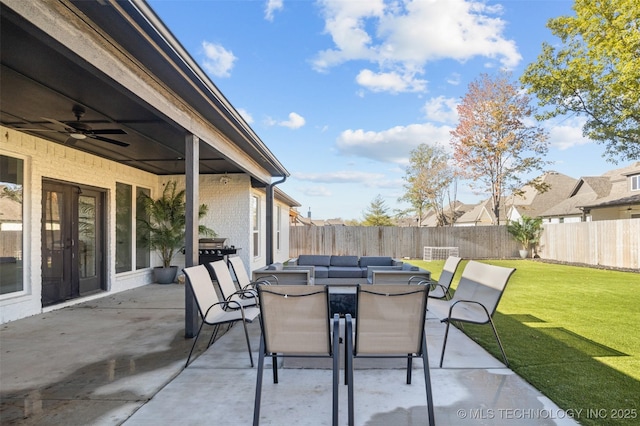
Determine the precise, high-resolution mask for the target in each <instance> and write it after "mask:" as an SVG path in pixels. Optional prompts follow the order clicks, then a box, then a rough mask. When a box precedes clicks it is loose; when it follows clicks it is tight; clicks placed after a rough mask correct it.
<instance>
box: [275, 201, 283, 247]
mask: <svg viewBox="0 0 640 426" xmlns="http://www.w3.org/2000/svg"><path fill="white" fill-rule="evenodd" d="M281 221H282V208H281V207H280V206H278V207H276V250H280V231H281V230H282V222H281Z"/></svg>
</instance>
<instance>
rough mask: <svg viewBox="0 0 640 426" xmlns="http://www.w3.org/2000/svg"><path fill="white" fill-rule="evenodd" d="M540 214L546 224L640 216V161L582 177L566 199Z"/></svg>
mask: <svg viewBox="0 0 640 426" xmlns="http://www.w3.org/2000/svg"><path fill="white" fill-rule="evenodd" d="M540 216H541V217H543V218H544V219H545V222H546V223H562V222H565V223H566V222H581V221H592V220H612V219H630V218H638V217H640V162H636V163H634V164H632V165H630V166H628V167H625V168H621V169H616V170H611V171H609V172H607V173H604V174H603V175H602V176H585V177H582V178H580V179H579V180H578V181H577V183H576V184H575V185H574V187H573V188H572V191H571V193H570V194H569V197H568V198H567V199H566V200H564V201H562V202H560V203H558V204H556V205H555V206H553V207H551V208H549V209H547V210H546V211H544V212H542V213H541V214H540Z"/></svg>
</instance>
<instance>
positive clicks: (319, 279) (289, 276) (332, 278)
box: [253, 254, 431, 285]
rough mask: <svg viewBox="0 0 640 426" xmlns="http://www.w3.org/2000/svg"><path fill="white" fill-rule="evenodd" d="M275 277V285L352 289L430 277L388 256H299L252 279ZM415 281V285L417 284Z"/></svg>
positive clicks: (261, 271)
mask: <svg viewBox="0 0 640 426" xmlns="http://www.w3.org/2000/svg"><path fill="white" fill-rule="evenodd" d="M270 275H271V276H275V277H277V279H278V283H279V284H308V285H314V284H315V285H327V284H329V285H356V284H407V282H408V280H409V278H411V277H418V278H416V279H417V280H418V281H419V280H428V279H430V278H431V273H430V272H429V271H427V270H426V269H422V268H418V267H417V266H413V265H411V264H409V263H404V262H402V261H401V260H397V259H394V258H392V257H389V256H362V257H358V256H349V255H316V254H314V255H300V256H298V257H297V258H295V259H291V260H289V261H288V262H286V263H285V264H282V263H274V264H271V265H267V266H265V267H263V268H259V269H256V270H255V271H253V279H254V280H257V279H259V278H265V279H268V277H269V276H270ZM418 281H416V282H415V283H416V284H417V282H418Z"/></svg>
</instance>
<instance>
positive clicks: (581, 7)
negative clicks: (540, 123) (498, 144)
mask: <svg viewBox="0 0 640 426" xmlns="http://www.w3.org/2000/svg"><path fill="white" fill-rule="evenodd" d="M573 10H574V11H575V12H576V15H575V16H561V17H558V18H554V19H551V20H549V22H548V23H547V27H548V28H549V29H550V30H551V31H552V33H553V34H554V35H556V36H558V37H560V39H561V40H562V45H561V46H559V47H557V48H556V47H554V46H552V45H549V44H547V43H544V44H543V45H542V53H541V54H540V56H538V59H537V61H536V62H534V63H532V64H530V65H529V66H528V67H527V69H526V71H525V73H524V75H523V76H522V77H521V81H522V82H523V84H525V85H526V86H528V89H529V92H530V93H535V94H536V95H537V97H538V101H539V104H540V106H552V107H554V109H552V110H549V111H546V112H545V113H544V114H540V115H539V118H541V119H546V118H551V117H555V116H558V115H564V114H567V113H576V114H580V115H584V116H586V117H587V121H586V123H585V125H584V127H583V129H582V130H583V134H584V135H585V136H586V137H588V138H590V139H592V140H594V141H596V142H598V143H601V144H604V145H605V156H608V157H609V160H611V161H612V162H614V163H615V162H617V159H623V160H633V159H640V65H639V64H640V7H638V1H637V0H615V1H613V0H602V1H592V0H575V4H574V6H573Z"/></svg>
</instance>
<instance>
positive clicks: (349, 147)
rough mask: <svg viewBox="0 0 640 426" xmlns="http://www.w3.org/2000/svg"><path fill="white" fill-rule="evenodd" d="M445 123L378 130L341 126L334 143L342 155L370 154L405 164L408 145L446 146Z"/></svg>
mask: <svg viewBox="0 0 640 426" xmlns="http://www.w3.org/2000/svg"><path fill="white" fill-rule="evenodd" d="M451 130H452V128H451V127H449V126H440V127H438V126H434V125H433V124H431V123H425V124H410V125H408V126H396V127H393V128H391V129H387V130H383V131H381V132H374V131H365V130H362V129H358V130H351V129H349V130H345V131H343V132H342V133H341V134H340V136H338V140H337V142H336V145H337V147H338V150H339V151H340V152H341V153H342V154H345V155H354V156H358V157H365V158H370V159H373V160H376V161H382V162H389V163H398V164H408V161H409V155H410V152H411V150H412V149H414V148H416V147H417V146H418V145H420V144H421V143H427V144H438V145H442V146H443V147H445V149H449V139H450V135H449V132H450V131H451Z"/></svg>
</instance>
